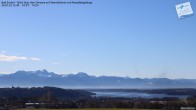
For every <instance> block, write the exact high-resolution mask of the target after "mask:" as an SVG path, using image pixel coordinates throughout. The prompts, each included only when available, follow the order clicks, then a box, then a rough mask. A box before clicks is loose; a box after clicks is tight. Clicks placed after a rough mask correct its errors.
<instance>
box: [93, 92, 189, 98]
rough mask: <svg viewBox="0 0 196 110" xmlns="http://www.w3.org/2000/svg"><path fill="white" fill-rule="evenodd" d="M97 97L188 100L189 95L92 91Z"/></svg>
mask: <svg viewBox="0 0 196 110" xmlns="http://www.w3.org/2000/svg"><path fill="white" fill-rule="evenodd" d="M92 92H93V93H95V94H96V95H93V96H95V97H125V98H133V97H141V98H164V97H178V98H187V97H188V95H167V94H149V93H137V92H112V91H92Z"/></svg>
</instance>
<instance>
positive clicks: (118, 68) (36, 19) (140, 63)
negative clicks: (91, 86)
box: [0, 0, 196, 78]
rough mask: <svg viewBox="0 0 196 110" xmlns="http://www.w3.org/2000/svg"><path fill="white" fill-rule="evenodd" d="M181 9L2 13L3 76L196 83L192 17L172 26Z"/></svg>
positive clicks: (101, 7)
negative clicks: (80, 75)
mask: <svg viewBox="0 0 196 110" xmlns="http://www.w3.org/2000/svg"><path fill="white" fill-rule="evenodd" d="M189 1H190V2H191V5H192V8H193V11H194V12H196V1H195V0H189ZM183 2H187V0H145V1H144V0H123V1H120V0H93V4H92V5H47V6H43V5H42V6H39V7H31V8H25V7H19V8H7V7H0V15H1V19H0V30H1V31H0V57H1V58H2V59H0V73H10V72H15V71H18V70H27V71H29V70H39V69H47V70H48V71H53V72H56V73H58V74H68V73H77V72H81V71H82V72H87V73H89V74H91V75H96V76H99V75H107V76H108V75H113V76H130V77H141V78H152V77H167V78H196V69H195V67H196V43H195V42H196V28H195V27H196V17H195V16H194V15H193V16H191V17H188V18H185V19H182V20H179V19H178V18H177V14H176V10H175V5H177V4H180V3H183Z"/></svg>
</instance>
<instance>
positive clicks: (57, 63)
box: [52, 62, 61, 65]
mask: <svg viewBox="0 0 196 110" xmlns="http://www.w3.org/2000/svg"><path fill="white" fill-rule="evenodd" d="M52 64H53V65H60V64H61V63H59V62H53V63H52Z"/></svg>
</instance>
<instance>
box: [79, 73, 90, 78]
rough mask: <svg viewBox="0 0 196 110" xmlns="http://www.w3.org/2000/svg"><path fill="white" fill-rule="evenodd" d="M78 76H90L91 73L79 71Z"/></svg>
mask: <svg viewBox="0 0 196 110" xmlns="http://www.w3.org/2000/svg"><path fill="white" fill-rule="evenodd" d="M76 76H79V77H89V75H88V74H87V73H84V72H78V73H77V74H76Z"/></svg>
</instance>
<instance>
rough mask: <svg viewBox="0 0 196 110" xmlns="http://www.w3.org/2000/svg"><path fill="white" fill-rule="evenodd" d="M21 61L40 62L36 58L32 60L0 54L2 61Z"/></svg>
mask: <svg viewBox="0 0 196 110" xmlns="http://www.w3.org/2000/svg"><path fill="white" fill-rule="evenodd" d="M19 60H32V61H40V59H39V58H34V57H33V58H30V57H25V56H12V55H4V54H0V61H7V62H12V61H19Z"/></svg>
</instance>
